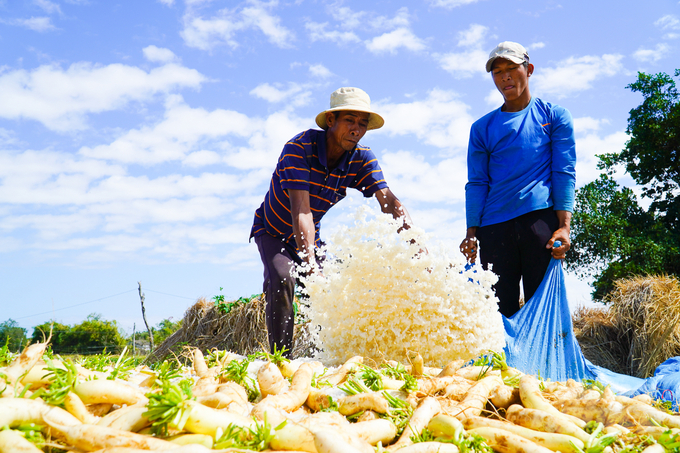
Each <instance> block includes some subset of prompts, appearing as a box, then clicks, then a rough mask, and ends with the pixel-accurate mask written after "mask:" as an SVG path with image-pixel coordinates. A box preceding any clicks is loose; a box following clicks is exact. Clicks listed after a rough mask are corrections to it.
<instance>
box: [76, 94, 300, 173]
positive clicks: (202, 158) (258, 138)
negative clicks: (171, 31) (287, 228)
mask: <svg viewBox="0 0 680 453" xmlns="http://www.w3.org/2000/svg"><path fill="white" fill-rule="evenodd" d="M305 125H306V126H307V127H310V126H311V124H310V122H309V120H300V119H299V118H297V117H295V116H294V115H292V114H291V113H290V112H289V111H288V110H282V111H280V112H275V113H272V114H271V115H270V116H268V117H267V118H264V119H262V118H257V117H248V116H247V115H244V114H243V113H239V112H236V111H233V110H224V109H215V110H212V111H207V110H205V109H202V108H191V107H190V106H188V105H186V104H185V103H184V101H183V100H182V98H181V97H180V96H171V97H170V98H169V100H168V102H167V103H166V112H165V117H164V119H163V120H162V121H160V122H158V123H157V124H155V125H152V126H143V127H140V128H138V129H133V130H130V131H128V132H126V133H125V134H123V135H122V136H120V137H119V138H117V139H116V140H114V141H113V142H112V143H110V144H106V145H99V146H94V147H83V148H81V150H80V154H81V155H83V156H85V157H88V158H96V159H106V160H110V161H113V162H122V163H125V164H133V163H134V164H142V165H147V166H148V165H156V164H160V163H167V162H173V161H175V162H176V161H181V162H184V163H186V164H187V165H189V166H191V165H201V164H204V163H205V162H206V160H209V159H212V158H213V157H214V155H212V154H208V153H203V152H201V154H198V155H196V156H192V153H193V152H194V151H195V148H196V147H198V146H201V147H202V148H203V149H205V148H206V145H208V144H209V145H210V147H211V148H212V151H214V152H218V153H219V154H220V159H221V162H222V163H224V164H227V165H229V166H232V167H235V168H237V169H240V170H259V169H262V168H267V169H271V168H273V165H274V162H276V157H277V156H278V155H279V153H280V152H281V149H282V148H283V144H284V143H286V141H288V140H289V139H290V138H292V137H293V136H294V135H295V134H297V133H298V132H300V131H302V130H304V129H305V128H306V127H305ZM196 151H198V150H196ZM268 176H269V175H265V176H264V177H265V178H267V177H268Z"/></svg>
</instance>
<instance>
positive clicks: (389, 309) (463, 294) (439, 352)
mask: <svg viewBox="0 0 680 453" xmlns="http://www.w3.org/2000/svg"><path fill="white" fill-rule="evenodd" d="M401 225H402V222H401V221H400V220H394V219H393V218H392V216H390V215H384V214H382V213H378V212H376V211H375V210H372V209H370V208H368V207H366V206H361V207H360V208H359V209H358V210H357V212H356V213H355V215H354V224H353V225H352V226H351V227H349V228H348V227H347V226H345V227H341V228H340V229H339V231H337V232H336V233H335V234H334V235H333V236H332V237H331V238H330V239H329V240H328V244H327V246H326V248H325V252H326V254H327V258H326V261H325V263H324V267H323V275H319V274H315V273H309V270H310V268H309V265H308V264H306V263H303V265H301V266H299V267H297V268H296V269H295V272H296V275H298V277H299V278H300V279H301V280H302V282H303V283H304V285H305V288H304V289H303V291H304V292H306V293H307V294H308V295H309V298H310V303H309V304H308V306H307V307H305V306H302V307H301V311H302V312H303V313H305V314H306V315H307V317H308V318H309V319H310V321H311V325H312V326H320V329H312V330H313V331H314V333H313V336H314V341H315V343H316V344H317V347H318V348H319V350H321V351H322V352H321V353H320V354H319V357H318V358H319V359H321V360H322V361H323V362H324V363H326V362H328V363H329V364H340V363H343V362H344V361H346V360H347V359H349V358H350V357H352V356H355V355H361V356H364V357H366V358H371V359H373V360H376V361H377V362H380V361H382V360H383V359H384V358H390V359H395V360H400V361H406V360H407V357H406V353H407V351H416V352H419V353H420V354H421V355H422V357H423V359H424V360H425V362H426V363H428V364H432V365H433V366H444V365H446V364H447V363H449V362H451V361H452V360H456V359H465V360H467V359H471V358H474V357H476V356H478V355H479V354H481V353H482V352H485V351H488V350H489V349H493V350H500V349H502V348H503V346H504V344H505V339H504V330H503V321H502V317H501V315H500V313H499V312H498V307H497V303H498V299H497V298H496V296H495V295H494V293H493V291H492V289H491V286H492V285H493V284H494V283H495V282H496V280H497V277H496V276H495V275H494V274H493V273H491V272H488V271H484V270H483V269H477V270H476V273H475V274H474V282H472V281H470V277H472V276H473V273H472V270H469V271H468V270H465V261H464V258H463V257H462V255H458V254H456V256H455V257H449V256H448V255H447V254H446V252H445V251H444V250H443V249H442V248H441V247H437V246H432V245H430V244H428V243H427V239H428V238H427V237H426V235H425V234H424V232H423V231H422V229H419V228H417V227H412V228H410V229H408V230H403V229H402V230H401V232H400V233H397V230H398V229H399V227H400V226H401ZM424 247H427V249H428V250H429V253H428V254H419V251H420V250H421V249H423V248H424ZM306 272H307V273H308V275H307V276H306V277H305V276H303V274H305V273H306ZM406 332H407V333H406Z"/></svg>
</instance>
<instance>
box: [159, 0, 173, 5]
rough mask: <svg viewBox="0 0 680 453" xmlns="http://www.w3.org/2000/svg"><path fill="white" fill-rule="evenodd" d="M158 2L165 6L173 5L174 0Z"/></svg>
mask: <svg viewBox="0 0 680 453" xmlns="http://www.w3.org/2000/svg"><path fill="white" fill-rule="evenodd" d="M158 2H160V3H162V4H164V5H165V6H173V5H174V4H175V0H158Z"/></svg>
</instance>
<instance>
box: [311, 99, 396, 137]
mask: <svg viewBox="0 0 680 453" xmlns="http://www.w3.org/2000/svg"><path fill="white" fill-rule="evenodd" d="M342 111H346V112H366V113H369V114H370V115H368V127H367V128H366V129H367V130H369V131H370V130H372V129H380V128H381V127H383V125H384V124H385V120H384V119H383V117H382V116H380V115H378V114H377V113H375V112H374V111H373V110H370V109H365V108H361V107H359V106H344V105H342V106H339V107H334V108H332V109H327V110H324V111H323V112H321V113H319V114H318V115H316V124H317V125H318V126H319V127H320V128H321V129H323V130H326V129H328V123H326V112H342Z"/></svg>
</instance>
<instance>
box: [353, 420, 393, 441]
mask: <svg viewBox="0 0 680 453" xmlns="http://www.w3.org/2000/svg"><path fill="white" fill-rule="evenodd" d="M346 429H347V431H348V432H350V433H352V434H354V435H356V436H358V437H359V438H360V439H363V440H365V441H366V442H368V443H369V444H371V445H376V444H377V443H378V442H382V443H383V445H385V444H389V443H390V442H392V441H393V440H394V438H395V437H397V427H396V426H395V424H394V423H392V422H391V421H390V420H387V419H384V418H379V419H377V420H370V421H365V422H357V423H351V424H350V425H348V426H347V428H346Z"/></svg>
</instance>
